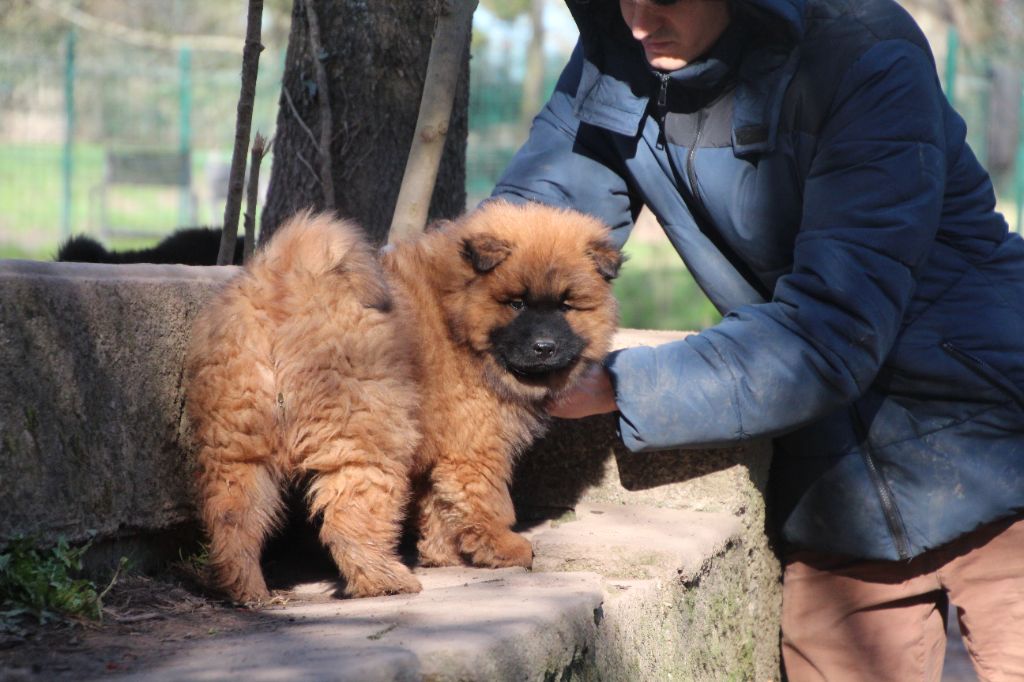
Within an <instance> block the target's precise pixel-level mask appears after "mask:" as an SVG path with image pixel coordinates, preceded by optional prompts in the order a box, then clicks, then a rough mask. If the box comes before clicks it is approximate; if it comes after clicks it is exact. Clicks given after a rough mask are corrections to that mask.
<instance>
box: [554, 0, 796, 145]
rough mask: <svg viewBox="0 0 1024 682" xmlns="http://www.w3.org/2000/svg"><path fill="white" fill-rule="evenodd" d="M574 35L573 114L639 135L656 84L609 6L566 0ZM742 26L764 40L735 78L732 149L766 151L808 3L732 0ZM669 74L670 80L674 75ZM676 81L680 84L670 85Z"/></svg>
mask: <svg viewBox="0 0 1024 682" xmlns="http://www.w3.org/2000/svg"><path fill="white" fill-rule="evenodd" d="M566 2H567V5H568V7H569V10H570V11H571V12H572V14H573V18H574V19H575V20H576V24H577V26H578V27H579V30H580V44H581V47H582V50H583V56H584V64H583V71H582V76H581V79H580V84H579V88H578V89H577V92H576V100H575V110H576V114H577V116H579V117H580V119H581V120H582V121H584V122H586V123H590V124H592V125H596V126H599V127H602V128H605V129H607V130H610V131H612V132H615V133H618V134H620V135H626V136H629V137H635V136H636V135H638V134H639V131H640V129H641V125H642V123H643V120H644V116H645V114H646V112H647V108H648V101H649V99H650V97H651V94H652V92H653V88H654V87H655V83H657V79H656V78H654V77H652V75H651V69H650V67H649V65H648V64H647V61H646V60H645V59H644V56H643V50H642V49H641V47H640V45H639V43H637V42H636V41H635V40H633V37H632V36H631V35H630V34H629V31H628V30H627V29H626V26H625V23H623V21H622V16H621V14H620V13H619V4H618V2H616V1H615V0H566ZM736 3H737V5H738V6H739V8H740V9H739V11H741V12H743V13H744V14H745V15H746V18H745V21H748V22H750V23H751V25H752V26H753V27H754V29H755V30H758V29H760V28H764V29H765V30H764V31H763V33H765V34H767V33H770V34H771V35H772V36H773V38H772V40H770V41H763V42H759V43H758V44H757V45H754V46H751V48H750V49H749V50H748V51H747V53H746V56H745V57H744V59H743V62H742V63H741V65H740V67H739V69H738V73H737V85H736V94H735V98H734V109H733V150H734V152H735V154H736V155H737V156H748V155H753V154H761V153H767V152H770V151H772V150H773V149H774V148H775V144H776V138H777V132H778V121H779V115H780V113H781V111H782V100H783V95H784V93H785V90H786V87H787V86H788V85H789V82H790V80H791V79H792V77H793V73H794V72H795V71H796V64H797V59H798V53H799V50H798V48H797V46H798V44H799V41H800V39H801V38H802V37H803V33H804V28H805V26H804V14H805V9H806V4H807V0H736ZM673 75H675V74H673ZM674 80H680V79H675V78H674Z"/></svg>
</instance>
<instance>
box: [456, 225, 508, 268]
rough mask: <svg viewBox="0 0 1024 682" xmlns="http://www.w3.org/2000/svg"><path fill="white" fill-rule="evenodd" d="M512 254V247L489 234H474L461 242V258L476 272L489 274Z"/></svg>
mask: <svg viewBox="0 0 1024 682" xmlns="http://www.w3.org/2000/svg"><path fill="white" fill-rule="evenodd" d="M510 253H512V246H511V245H510V244H509V243H508V242H506V241H504V240H502V239H498V238H497V237H492V236H491V235H489V234H475V235H472V236H469V237H466V238H465V239H463V240H462V257H463V258H465V259H466V260H467V261H469V262H470V264H471V265H472V266H473V269H474V270H476V271H477V272H480V273H483V272H490V271H491V270H493V269H494V268H496V267H498V266H499V265H501V262H502V261H504V260H505V259H506V258H508V255H509V254H510Z"/></svg>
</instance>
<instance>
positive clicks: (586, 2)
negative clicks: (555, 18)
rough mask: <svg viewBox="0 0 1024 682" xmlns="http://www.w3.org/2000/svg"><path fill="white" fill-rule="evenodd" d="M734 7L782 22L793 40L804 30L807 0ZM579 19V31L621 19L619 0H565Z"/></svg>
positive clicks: (737, 1) (756, 1)
mask: <svg viewBox="0 0 1024 682" xmlns="http://www.w3.org/2000/svg"><path fill="white" fill-rule="evenodd" d="M729 1H730V2H731V4H732V5H733V6H734V7H737V8H739V9H740V10H741V11H742V10H747V11H748V12H750V13H752V14H755V15H760V16H762V17H764V18H765V19H767V20H769V21H771V22H772V23H774V24H777V25H779V26H780V27H781V28H782V29H783V31H784V32H785V33H786V34H788V36H789V37H790V38H791V39H793V40H799V39H800V38H801V37H802V36H803V33H804V9H805V7H806V5H807V0H729ZM565 2H566V5H567V6H568V8H569V11H570V12H571V13H572V15H573V18H574V19H575V20H576V25H577V27H578V28H579V29H580V33H581V34H582V33H584V32H585V31H587V30H589V29H590V28H592V27H595V20H596V26H599V27H602V28H607V27H608V22H610V21H620V16H619V4H618V2H616V0H565Z"/></svg>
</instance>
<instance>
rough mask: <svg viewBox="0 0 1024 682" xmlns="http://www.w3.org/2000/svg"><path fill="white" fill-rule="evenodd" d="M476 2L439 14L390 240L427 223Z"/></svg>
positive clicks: (460, 1)
mask: <svg viewBox="0 0 1024 682" xmlns="http://www.w3.org/2000/svg"><path fill="white" fill-rule="evenodd" d="M477 4H478V0H448V2H447V6H446V8H445V9H443V10H442V13H441V16H440V17H438V20H437V28H436V29H435V31H434V40H433V42H432V43H431V45H430V58H429V60H428V61H427V75H426V79H425V80H424V83H423V96H422V97H421V98H420V112H419V117H418V118H417V119H416V134H415V136H414V137H413V141H412V147H411V149H410V150H409V160H408V161H407V162H406V165H405V175H404V176H403V177H402V186H401V188H400V189H399V191H398V201H397V203H396V206H395V214H394V217H393V218H392V220H391V230H390V232H389V234H388V241H389V242H394V241H395V240H397V239H400V238H402V237H405V236H407V235H411V234H416V233H418V232H422V231H423V228H424V227H425V226H426V224H427V212H428V211H429V210H430V199H431V197H432V196H433V194H434V185H435V183H436V182H437V171H438V168H440V166H441V156H442V154H443V152H444V145H445V140H446V139H447V136H448V124H449V121H450V120H451V116H452V105H453V103H454V101H455V91H456V88H457V87H458V83H459V75H460V74H461V73H462V63H463V56H464V55H465V53H466V46H467V45H468V44H469V37H470V33H471V31H472V26H473V12H474V11H475V10H476V7H477Z"/></svg>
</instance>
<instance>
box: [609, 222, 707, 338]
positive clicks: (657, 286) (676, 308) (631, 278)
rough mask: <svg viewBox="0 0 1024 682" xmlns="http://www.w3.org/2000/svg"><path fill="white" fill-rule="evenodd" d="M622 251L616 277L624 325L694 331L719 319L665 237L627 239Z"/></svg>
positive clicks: (637, 327)
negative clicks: (620, 268)
mask: <svg viewBox="0 0 1024 682" xmlns="http://www.w3.org/2000/svg"><path fill="white" fill-rule="evenodd" d="M624 251H625V253H626V255H627V257H628V260H627V261H626V264H625V265H624V266H623V267H622V272H621V273H620V274H619V277H618V279H616V280H615V295H616V297H617V298H618V299H619V309H620V318H621V324H622V326H623V327H631V328H634V329H670V330H677V331H695V330H700V329H705V328H707V327H710V326H711V325H713V324H715V323H716V322H718V320H720V319H721V316H720V315H719V314H718V311H717V310H716V309H715V307H714V306H713V305H712V304H711V301H709V300H708V299H707V297H706V296H705V295H704V292H702V291H701V290H700V287H698V286H697V283H696V282H694V281H693V278H692V277H691V276H690V273H689V272H687V270H686V267H685V266H684V265H683V262H682V260H680V258H679V255H678V254H676V252H675V250H674V249H673V248H672V247H671V245H669V244H668V242H667V241H665V242H661V241H659V242H653V243H652V242H637V243H633V242H627V243H626V247H625V249H624Z"/></svg>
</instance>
